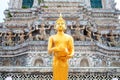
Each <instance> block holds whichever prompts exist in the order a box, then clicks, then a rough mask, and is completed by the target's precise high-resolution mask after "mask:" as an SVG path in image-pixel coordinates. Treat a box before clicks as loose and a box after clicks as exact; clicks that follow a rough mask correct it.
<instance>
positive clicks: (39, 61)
mask: <svg viewBox="0 0 120 80" xmlns="http://www.w3.org/2000/svg"><path fill="white" fill-rule="evenodd" d="M42 65H43V60H42V59H36V60H35V62H34V66H42Z"/></svg>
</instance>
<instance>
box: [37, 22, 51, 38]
mask: <svg viewBox="0 0 120 80" xmlns="http://www.w3.org/2000/svg"><path fill="white" fill-rule="evenodd" d="M38 29H39V34H38V35H36V40H46V39H47V34H46V30H48V29H50V26H49V27H48V28H45V25H44V24H41V28H38Z"/></svg>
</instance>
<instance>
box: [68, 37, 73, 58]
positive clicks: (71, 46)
mask: <svg viewBox="0 0 120 80" xmlns="http://www.w3.org/2000/svg"><path fill="white" fill-rule="evenodd" d="M68 44H69V46H68V55H67V58H68V59H69V58H71V57H73V55H74V41H73V38H72V37H71V38H70V40H69V43H68Z"/></svg>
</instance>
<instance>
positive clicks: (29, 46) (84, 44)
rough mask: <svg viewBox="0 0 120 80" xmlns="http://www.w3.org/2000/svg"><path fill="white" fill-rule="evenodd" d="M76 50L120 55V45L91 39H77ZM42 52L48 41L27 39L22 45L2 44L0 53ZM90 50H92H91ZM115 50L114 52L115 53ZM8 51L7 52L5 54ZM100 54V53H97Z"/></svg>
mask: <svg viewBox="0 0 120 80" xmlns="http://www.w3.org/2000/svg"><path fill="white" fill-rule="evenodd" d="M74 45H75V51H76V52H81V51H82V53H93V52H94V51H95V52H96V51H98V52H100V54H103V55H118V56H119V51H120V48H119V47H108V46H104V45H103V44H101V43H93V42H90V41H75V42H74ZM28 51H32V52H41V51H47V41H25V42H24V43H21V44H20V45H16V46H1V48H0V54H1V56H2V55H8V54H9V55H17V54H21V53H23V52H28ZM89 51H90V52H89ZM113 52H114V54H113ZM4 53H6V54H4ZM97 54H98V53H97Z"/></svg>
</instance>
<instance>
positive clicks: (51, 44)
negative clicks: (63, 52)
mask: <svg viewBox="0 0 120 80" xmlns="http://www.w3.org/2000/svg"><path fill="white" fill-rule="evenodd" d="M58 50H59V48H58V47H54V45H53V38H52V36H51V37H50V38H49V41H48V53H50V54H53V53H54V52H56V51H58Z"/></svg>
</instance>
